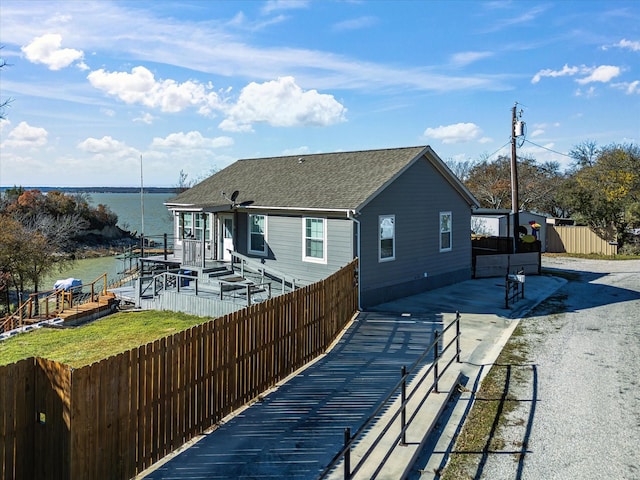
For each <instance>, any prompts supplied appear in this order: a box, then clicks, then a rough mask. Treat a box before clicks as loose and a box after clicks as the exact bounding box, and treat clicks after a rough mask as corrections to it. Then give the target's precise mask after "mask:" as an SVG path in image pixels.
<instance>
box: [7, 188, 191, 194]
mask: <svg viewBox="0 0 640 480" xmlns="http://www.w3.org/2000/svg"><path fill="white" fill-rule="evenodd" d="M10 188H15V187H0V191H5V190H8V189H10ZM17 188H23V189H25V190H40V191H41V192H52V191H58V192H66V193H140V187H17ZM177 190H178V189H177V188H176V187H144V189H143V193H175V194H177Z"/></svg>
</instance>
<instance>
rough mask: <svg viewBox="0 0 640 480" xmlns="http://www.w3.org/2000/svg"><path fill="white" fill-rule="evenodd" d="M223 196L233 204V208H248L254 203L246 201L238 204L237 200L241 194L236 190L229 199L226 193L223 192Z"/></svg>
mask: <svg viewBox="0 0 640 480" xmlns="http://www.w3.org/2000/svg"><path fill="white" fill-rule="evenodd" d="M221 194H222V198H224V199H225V200H226V201H227V202H229V203H230V204H231V208H236V207H246V206H248V205H251V204H252V203H253V200H246V201H244V202H240V203H237V202H236V200H237V199H238V195H240V192H239V191H238V190H234V191H233V193H232V194H231V196H230V197H228V196H227V194H226V193H224V192H221Z"/></svg>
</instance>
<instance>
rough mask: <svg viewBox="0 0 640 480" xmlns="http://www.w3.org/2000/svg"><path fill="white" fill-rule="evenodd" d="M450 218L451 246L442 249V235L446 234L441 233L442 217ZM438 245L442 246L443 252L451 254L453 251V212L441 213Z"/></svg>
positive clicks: (441, 249)
mask: <svg viewBox="0 0 640 480" xmlns="http://www.w3.org/2000/svg"><path fill="white" fill-rule="evenodd" d="M444 216H448V217H449V246H448V247H446V248H442V234H443V233H444V232H442V231H441V228H442V217H444ZM438 243H439V244H440V251H441V252H450V251H451V250H453V215H452V214H451V212H440V215H439V216H438Z"/></svg>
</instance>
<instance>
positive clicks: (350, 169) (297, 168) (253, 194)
mask: <svg viewBox="0 0 640 480" xmlns="http://www.w3.org/2000/svg"><path fill="white" fill-rule="evenodd" d="M427 153H429V155H432V157H433V158H432V160H434V159H435V161H436V162H439V163H442V162H441V160H440V159H438V158H437V156H436V155H435V153H433V152H432V151H431V149H430V148H429V147H407V148H394V149H384V150H366V151H356V152H338V153H323V154H311V155H295V156H288V157H270V158H259V159H247V160H238V161H237V162H235V163H233V164H231V165H229V166H228V167H226V168H225V169H223V170H221V171H219V172H217V173H215V174H214V175H212V176H211V177H209V178H207V179H206V180H204V181H202V182H201V183H199V184H197V185H195V186H193V187H192V188H190V189H189V190H186V191H185V192H182V193H181V194H179V195H178V196H176V197H174V198H172V199H170V200H168V201H167V202H166V204H167V205H168V206H170V207H178V206H184V207H197V208H203V209H205V210H207V209H217V208H221V207H225V206H228V205H229V202H228V200H225V198H223V196H222V194H221V192H225V193H226V195H227V196H230V195H231V193H232V192H233V191H235V190H237V191H239V195H238V198H237V200H236V201H237V202H238V203H241V202H247V201H251V202H252V203H251V206H254V207H257V206H259V207H272V208H291V209H326V210H347V209H352V210H354V209H357V208H358V207H360V206H361V205H362V204H363V203H365V202H367V201H368V200H370V198H371V197H372V196H374V195H375V194H377V193H378V192H379V191H380V190H381V189H383V188H384V186H386V185H387V184H388V183H389V182H390V181H392V180H393V179H394V178H395V177H396V176H397V175H398V174H399V173H400V172H402V171H403V170H404V169H405V168H407V167H408V166H409V165H410V164H411V163H413V162H414V161H415V160H417V159H418V158H419V157H420V156H422V155H423V154H427ZM430 158H431V157H430ZM445 169H446V167H445ZM447 172H448V169H447ZM449 173H450V172H449ZM449 181H450V182H453V183H458V184H459V185H461V184H460V183H459V181H458V180H457V179H456V178H455V177H453V178H450V179H449ZM456 188H457V187H456ZM462 188H463V189H464V187H462ZM465 190H466V189H465ZM467 193H468V192H467Z"/></svg>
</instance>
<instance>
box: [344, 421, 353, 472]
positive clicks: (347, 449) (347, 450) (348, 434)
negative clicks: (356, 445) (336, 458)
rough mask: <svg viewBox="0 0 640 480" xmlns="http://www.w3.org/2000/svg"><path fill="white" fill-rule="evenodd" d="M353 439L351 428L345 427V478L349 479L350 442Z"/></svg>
mask: <svg viewBox="0 0 640 480" xmlns="http://www.w3.org/2000/svg"><path fill="white" fill-rule="evenodd" d="M350 441H351V428H349V427H347V428H345V429H344V449H345V450H344V478H345V480H348V479H349V478H351V447H350V446H349V442H350Z"/></svg>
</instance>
